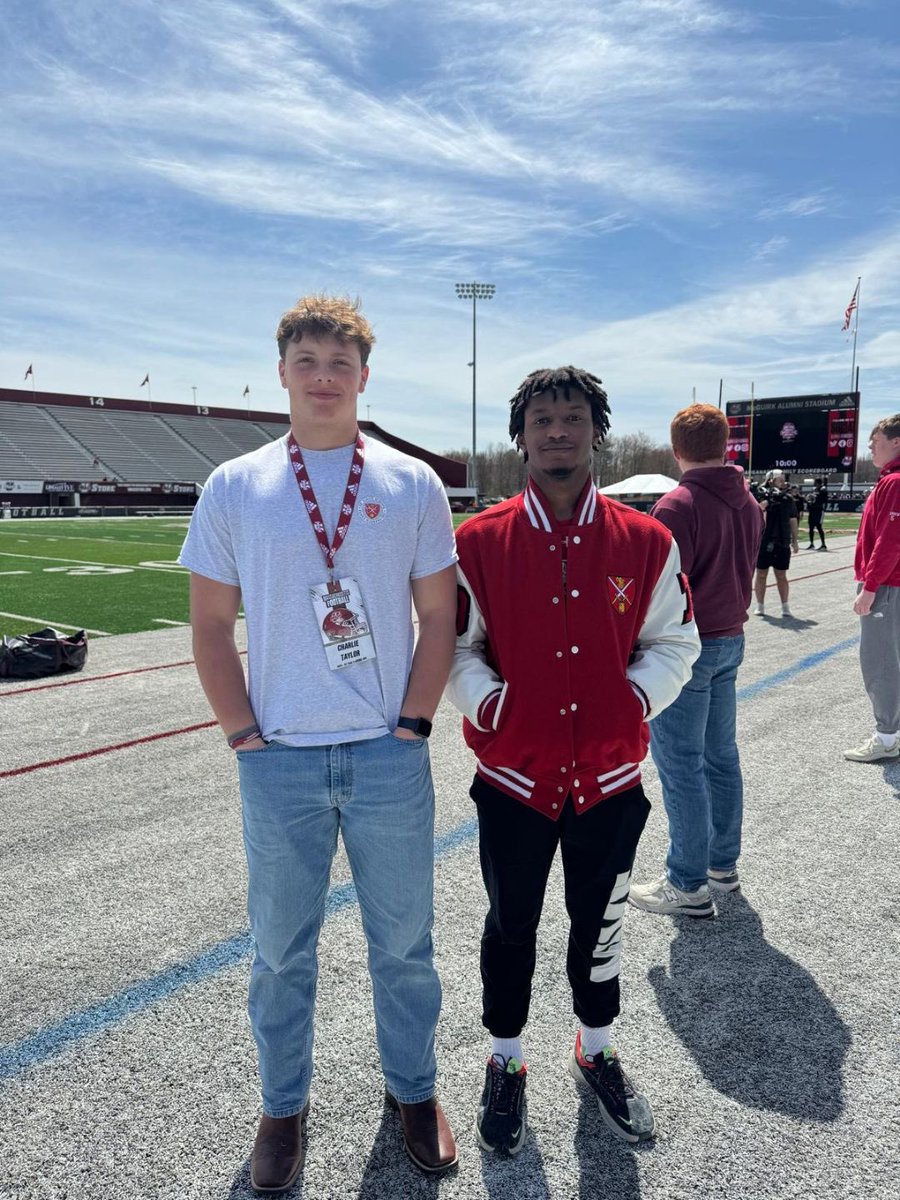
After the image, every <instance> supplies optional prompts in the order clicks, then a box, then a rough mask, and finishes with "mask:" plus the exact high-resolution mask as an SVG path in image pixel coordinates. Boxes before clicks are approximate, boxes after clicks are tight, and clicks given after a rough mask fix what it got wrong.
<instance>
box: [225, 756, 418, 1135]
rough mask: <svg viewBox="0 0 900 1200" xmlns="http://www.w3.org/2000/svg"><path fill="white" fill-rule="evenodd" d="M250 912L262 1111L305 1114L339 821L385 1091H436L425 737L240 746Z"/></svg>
mask: <svg viewBox="0 0 900 1200" xmlns="http://www.w3.org/2000/svg"><path fill="white" fill-rule="evenodd" d="M238 766H239V772H240V783H241V801H242V808H243V824H244V847H245V850H246V854H247V865H248V869H249V877H250V878H249V890H248V899H247V909H248V913H249V916H250V928H251V931H252V933H253V937H254V939H255V941H256V956H255V958H254V961H253V967H252V971H251V977H250V996H249V1012H250V1024H251V1026H252V1028H253V1035H254V1037H255V1039H256V1044H257V1048H258V1051H259V1073H260V1077H261V1080H262V1097H263V1108H264V1109H265V1111H266V1112H267V1113H268V1114H269V1116H272V1117H287V1116H292V1115H293V1114H294V1113H298V1112H300V1110H301V1109H302V1108H303V1106H304V1105H305V1103H306V1101H307V1098H308V1096H309V1088H310V1082H311V1079H312V1048H313V1010H314V1006H315V995H316V979H317V976H318V957H317V953H316V947H317V943H318V940H319V931H320V930H321V927H322V921H323V920H324V917H325V899H326V896H327V894H328V884H329V879H330V874H331V863H332V859H333V858H334V854H335V851H336V849H337V839H338V829H340V832H341V836H342V837H343V840H344V846H345V847H346V850H347V857H348V859H349V861H350V869H351V871H352V873H353V882H354V884H355V885H356V891H357V896H358V899H359V908H360V914H361V916H362V923H363V929H364V930H365V934H366V942H367V945H368V956H369V974H370V976H371V979H372V985H373V991H374V1002H375V1023H376V1029H377V1036H378V1049H379V1052H380V1054H381V1066H382V1070H383V1072H384V1077H385V1081H386V1083H387V1087H388V1090H389V1091H390V1092H391V1094H392V1095H393V1096H394V1097H395V1098H396V1099H397V1100H399V1101H400V1102H401V1103H404V1104H415V1103H418V1102H419V1101H421V1100H427V1099H429V1098H430V1097H431V1096H432V1095H433V1094H434V1088H435V1074H436V1064H435V1055H434V1034H435V1028H436V1026H437V1020H438V1013H439V1011H440V1006H441V986H440V982H439V980H438V976H437V972H436V971H435V969H434V965H433V963H432V940H431V927H432V923H433V917H434V910H433V882H434V788H433V786H432V782H431V769H430V763H429V757H428V746H427V743H426V742H425V741H424V739H418V738H417V739H416V740H415V741H412V740H403V739H400V738H396V737H394V736H393V734H386V735H385V736H383V737H378V738H372V739H369V740H367V741H361V742H345V743H342V744H340V745H333V746H314V747H303V748H298V747H293V746H285V745H283V744H281V743H278V742H271V743H270V744H269V745H268V746H267V748H266V749H265V750H245V751H239V752H238Z"/></svg>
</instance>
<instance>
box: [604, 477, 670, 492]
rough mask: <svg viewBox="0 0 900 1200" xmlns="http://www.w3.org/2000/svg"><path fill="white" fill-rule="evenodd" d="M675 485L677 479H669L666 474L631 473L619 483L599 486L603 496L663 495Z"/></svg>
mask: <svg viewBox="0 0 900 1200" xmlns="http://www.w3.org/2000/svg"><path fill="white" fill-rule="evenodd" d="M677 487H678V480H677V479H670V478H669V476H668V475H631V476H630V477H629V478H628V479H622V480H620V482H619V483H611V484H610V485H609V487H604V488H600V492H601V494H602V495H604V496H664V495H665V494H666V492H671V490H672V488H677Z"/></svg>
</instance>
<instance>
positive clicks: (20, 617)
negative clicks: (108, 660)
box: [0, 612, 112, 637]
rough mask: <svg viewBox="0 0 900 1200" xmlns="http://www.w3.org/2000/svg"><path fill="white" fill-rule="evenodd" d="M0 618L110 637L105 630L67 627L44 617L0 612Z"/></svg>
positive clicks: (82, 626) (81, 626)
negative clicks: (80, 630) (13, 618)
mask: <svg viewBox="0 0 900 1200" xmlns="http://www.w3.org/2000/svg"><path fill="white" fill-rule="evenodd" d="M0 617H15V619H16V620H17V621H33V622H34V623H35V625H39V626H40V627H41V628H42V629H46V628H49V629H83V630H84V632H85V633H93V634H95V636H96V637H112V634H111V633H107V632H106V630H105V629H88V628H87V627H86V626H84V625H69V624H67V623H66V622H65V621H51V620H48V619H47V618H46V617H26V616H25V614H24V613H11V612H0Z"/></svg>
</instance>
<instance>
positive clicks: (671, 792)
mask: <svg viewBox="0 0 900 1200" xmlns="http://www.w3.org/2000/svg"><path fill="white" fill-rule="evenodd" d="M701 641H702V650H701V651H700V657H699V658H698V659H697V661H696V662H695V663H694V668H693V672H692V674H691V678H690V679H689V680H688V682H687V683H686V684H685V686H684V688H683V690H682V692H681V694H680V695H679V697H678V699H677V700H676V701H675V703H674V704H670V705H669V707H668V708H666V709H664V710H663V711H662V712H661V713H660V714H659V716H658V717H656V718H654V719H653V720H652V721H651V722H650V753H651V754H652V756H653V761H654V763H655V764H656V770H657V772H658V774H659V779H660V783H661V784H662V793H663V802H664V803H665V806H666V814H667V815H668V818H669V839H670V840H669V853H668V855H667V857H666V874H667V876H668V878H669V881H670V882H671V883H673V884H674V885H675V887H677V888H680V889H681V891H683V892H695V891H696V890H697V889H698V888H699V887H702V886H705V885H706V882H707V876H706V873H707V871H708V870H713V871H733V870H734V868H735V867H736V865H737V860H738V856H739V855H740V852H741V819H742V817H743V808H744V785H743V780H742V779H741V763H740V758H739V756H738V749H737V743H736V740H735V724H736V714H737V698H736V695H735V681H736V679H737V671H738V667H739V666H740V665H741V662H742V661H743V658H744V635H743V634H739V635H738V636H737V637H723V638H705V639H701Z"/></svg>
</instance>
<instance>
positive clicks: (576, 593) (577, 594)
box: [572, 588, 581, 600]
mask: <svg viewBox="0 0 900 1200" xmlns="http://www.w3.org/2000/svg"><path fill="white" fill-rule="evenodd" d="M580 595H581V593H580V592H579V590H578V588H572V596H573V597H574V599H576V600H577V599H578V597H579V596H580Z"/></svg>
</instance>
